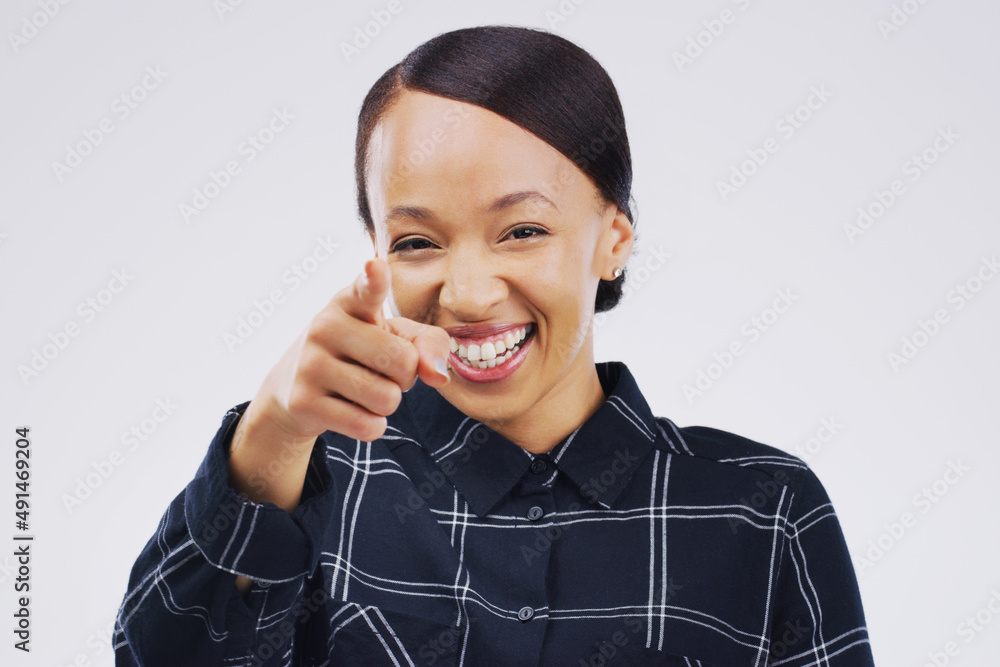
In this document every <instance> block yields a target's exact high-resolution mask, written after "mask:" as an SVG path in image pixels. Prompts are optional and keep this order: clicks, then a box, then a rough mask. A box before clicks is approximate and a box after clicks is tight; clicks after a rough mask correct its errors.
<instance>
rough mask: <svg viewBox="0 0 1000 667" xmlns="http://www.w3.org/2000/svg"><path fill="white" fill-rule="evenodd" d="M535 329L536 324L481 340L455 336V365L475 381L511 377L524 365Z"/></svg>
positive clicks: (467, 377)
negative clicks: (459, 338)
mask: <svg viewBox="0 0 1000 667" xmlns="http://www.w3.org/2000/svg"><path fill="white" fill-rule="evenodd" d="M534 332H535V325H534V324H533V323H531V324H527V325H525V326H523V327H520V328H518V329H512V330H510V331H507V332H505V333H504V334H503V335H502V336H499V335H498V336H490V337H486V338H483V339H479V340H472V339H461V340H456V339H455V338H454V337H452V338H451V367H452V369H453V370H455V372H457V373H458V374H459V375H461V376H462V377H464V378H466V379H468V380H472V381H474V382H494V381H496V380H502V379H504V378H507V377H509V376H510V375H511V374H513V372H514V371H515V370H516V369H517V367H518V366H520V365H521V362H522V361H523V360H524V356H525V354H526V352H527V348H528V347H530V345H531V342H532V340H533V334H534Z"/></svg>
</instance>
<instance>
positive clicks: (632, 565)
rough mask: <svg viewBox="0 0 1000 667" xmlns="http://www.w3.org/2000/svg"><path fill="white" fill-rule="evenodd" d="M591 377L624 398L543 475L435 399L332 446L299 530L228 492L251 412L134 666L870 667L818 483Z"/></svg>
mask: <svg viewBox="0 0 1000 667" xmlns="http://www.w3.org/2000/svg"><path fill="white" fill-rule="evenodd" d="M596 367H597V371H598V375H599V377H600V380H601V384H602V386H603V388H604V392H605V395H606V396H607V400H606V401H605V403H604V404H603V405H602V406H601V408H600V409H599V410H598V411H597V412H596V413H595V414H594V415H593V416H592V417H591V418H590V419H589V420H587V421H586V422H585V423H584V424H583V425H581V426H580V427H579V428H577V430H575V431H574V432H573V433H571V434H570V435H569V436H567V437H566V438H565V440H563V441H562V442H561V443H559V444H558V445H557V446H556V447H555V448H554V449H552V450H551V451H549V452H547V453H545V454H542V455H533V454H531V453H529V452H528V451H527V450H525V449H523V448H522V447H519V446H517V445H515V444H513V443H511V442H510V441H508V440H506V439H504V438H503V437H501V436H499V435H498V434H497V433H495V432H493V431H491V430H490V429H489V428H487V427H486V426H484V425H483V424H481V423H480V422H477V421H476V420H474V419H472V418H470V417H468V416H466V415H465V414H463V413H461V412H459V411H458V409H457V408H455V407H454V406H452V405H451V404H450V403H448V402H447V401H446V400H444V398H443V397H442V396H441V395H440V394H439V393H438V392H437V391H436V390H434V389H433V388H431V387H428V386H427V385H426V384H424V383H423V382H421V381H420V380H418V381H417V383H416V384H415V385H414V386H413V388H412V389H410V390H409V391H408V392H406V393H404V394H403V401H402V403H401V404H400V407H399V409H398V410H397V411H396V412H395V413H394V414H393V415H391V416H390V417H389V418H388V424H389V425H388V429H387V430H386V433H385V435H384V436H383V437H382V438H379V439H378V440H376V441H374V442H363V441H359V440H352V439H349V438H347V437H345V436H342V435H340V434H335V433H332V432H327V433H325V434H323V435H322V436H320V438H319V439H318V440H317V444H316V447H315V448H314V450H313V456H312V459H311V462H310V467H309V471H308V473H307V477H306V487H305V490H304V493H303V501H302V503H301V505H300V506H299V507H298V508H297V509H296V510H295V511H294V512H292V513H291V514H288V513H286V512H285V511H283V510H281V509H280V508H278V507H277V506H275V505H272V504H270V503H263V504H256V503H252V502H250V501H248V500H247V499H245V498H243V497H241V496H239V495H237V494H236V493H235V491H234V490H233V489H232V488H231V487H230V486H229V485H228V473H227V462H226V451H227V447H228V441H229V438H230V436H231V430H232V427H233V425H234V423H235V422H236V421H237V418H238V416H239V414H241V412H242V410H244V409H245V407H246V405H247V404H246V403H244V404H242V405H240V406H238V407H237V408H234V410H232V411H230V412H229V413H228V414H227V415H226V416H225V418H224V420H223V423H222V427H221V428H220V429H219V431H218V433H217V435H216V436H215V439H214V440H213V441H212V444H211V446H210V448H209V451H208V454H207V456H206V457H205V460H204V462H203V463H202V465H201V467H200V468H199V470H198V473H197V475H196V477H195V479H194V480H193V481H192V482H191V483H190V484H188V486H187V488H186V489H184V491H183V492H181V493H180V494H179V495H178V496H177V497H176V498H175V499H174V501H173V502H172V503H171V505H170V506H169V507H168V509H167V511H166V514H165V515H164V516H163V519H162V520H161V522H160V525H159V527H158V529H157V530H156V533H155V534H154V535H153V536H152V538H151V539H150V540H149V542H148V544H147V545H146V547H145V548H144V549H143V551H142V553H141V554H140V556H139V558H138V560H137V561H136V563H135V566H134V568H133V570H132V575H131V579H130V582H129V590H128V592H127V593H126V595H125V598H124V600H123V602H122V605H121V609H120V611H119V614H118V619H117V624H116V632H115V637H114V640H115V653H116V659H117V664H119V665H136V664H142V665H170V666H171V667H177V666H179V665H229V666H232V667H236V666H238V665H365V666H378V665H397V666H398V665H567V666H569V665H572V666H579V665H584V666H586V665H594V666H596V665H615V664H621V665H686V666H693V665H701V666H702V667H711V666H715V667H731V666H734V665H747V666H758V667H761V666H764V665H781V666H784V667H804V666H806V665H818V666H819V665H843V666H850V667H859V666H866V665H872V664H873V662H872V656H871V650H870V646H869V643H868V633H867V629H866V626H865V620H864V614H863V611H862V606H861V599H860V596H859V593H858V585H857V580H856V578H855V574H854V569H853V566H852V564H851V560H850V557H849V555H848V551H847V546H846V544H845V541H844V537H843V534H842V532H841V528H840V525H839V522H838V520H837V517H836V514H835V513H834V509H833V507H832V506H831V504H830V500H829V498H828V497H827V494H826V492H825V491H824V489H823V487H822V485H821V484H820V482H819V480H818V479H817V478H816V476H815V475H814V474H813V473H812V471H811V470H810V469H809V468H808V467H807V466H806V465H805V463H803V462H802V461H801V460H800V459H798V458H795V457H793V456H790V455H788V454H786V453H784V452H782V451H780V450H778V449H774V448H772V447H768V446H766V445H762V444H759V443H756V442H753V441H751V440H748V439H746V438H742V437H740V436H737V435H733V434H730V433H726V432H724V431H719V430H716V429H711V428H706V427H701V426H691V427H686V428H678V427H677V426H675V425H674V423H673V422H671V421H670V420H669V419H667V418H664V417H655V416H654V415H653V413H652V412H651V411H650V408H649V406H648V405H647V403H646V401H645V399H644V398H643V396H642V393H641V392H640V391H639V388H638V386H637V384H636V382H635V379H634V378H633V376H632V374H631V373H630V372H629V370H628V369H627V367H626V366H625V365H624V364H622V363H620V362H603V363H598V364H597V365H596ZM278 464H280V462H276V465H278ZM236 574H241V575H243V576H246V577H249V578H251V579H252V580H253V582H254V583H253V585H252V587H251V588H250V590H249V591H248V592H247V594H246V596H245V597H244V596H242V595H241V594H240V593H239V591H238V590H237V588H236V586H235V583H234V580H235V575H236Z"/></svg>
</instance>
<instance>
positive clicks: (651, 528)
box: [115, 26, 872, 667]
mask: <svg viewBox="0 0 1000 667" xmlns="http://www.w3.org/2000/svg"><path fill="white" fill-rule="evenodd" d="M356 179H357V189H358V209H359V213H360V217H361V220H362V222H363V224H364V226H365V229H366V231H367V232H368V235H369V237H370V238H371V241H372V247H373V251H374V255H375V256H374V257H373V258H372V259H369V260H368V261H367V262H366V263H365V267H364V271H363V272H362V273H361V275H359V276H358V278H357V280H356V281H355V282H354V284H353V285H350V286H347V287H345V288H344V289H342V290H341V291H340V292H338V293H337V294H336V295H335V296H334V297H333V299H332V300H331V301H330V303H329V304H328V305H327V306H326V307H325V308H324V309H323V310H322V311H321V312H320V313H318V314H317V315H316V316H315V317H314V318H313V320H312V322H310V324H309V326H308V327H307V328H306V329H305V331H303V333H302V335H301V336H300V337H299V338H298V339H297V340H296V341H295V342H294V343H293V345H292V346H291V347H290V349H289V350H288V352H287V353H286V354H285V356H284V357H283V358H282V359H281V360H280V361H279V362H278V363H277V364H276V365H275V366H274V368H273V369H272V370H271V372H270V373H269V374H268V376H267V377H266V378H265V380H264V382H263V383H262V385H261V387H260V389H259V390H258V392H257V394H256V395H255V396H254V398H253V400H252V401H249V402H247V403H243V404H241V405H238V406H236V407H234V408H233V409H232V410H231V411H230V412H229V413H227V414H226V416H225V418H224V419H223V423H222V426H221V428H220V429H219V431H218V432H217V434H216V436H215V438H214V439H213V441H212V443H211V445H210V447H209V451H208V454H207V455H206V457H205V460H204V462H203V464H202V466H201V468H200V469H199V471H198V474H197V476H196V478H195V479H194V480H193V481H192V482H191V483H190V484H189V485H188V486H187V487H186V488H185V489H184V490H183V491H182V492H181V493H180V494H179V495H178V496H177V498H176V499H175V500H174V502H173V503H172V505H171V506H170V508H168V510H167V513H166V515H165V516H164V519H163V521H162V522H161V524H160V527H159V530H158V531H157V534H156V535H155V536H154V537H153V539H151V540H150V542H149V543H148V545H147V547H146V548H145V549H144V551H143V552H142V554H141V555H140V556H139V559H138V560H137V562H136V564H135V566H134V568H133V571H132V577H131V580H130V586H129V591H128V592H127V594H126V596H125V599H124V601H123V603H122V605H121V609H120V611H119V615H118V619H117V624H116V641H115V647H116V656H117V660H118V664H123V665H133V664H143V665H161V664H162V665H186V664H198V665H201V664H232V665H290V664H352V665H353V664H359V665H402V664H410V665H413V664H417V662H421V663H424V664H435V665H464V664H468V665H478V664H490V665H494V664H499V665H538V664H542V665H549V664H552V665H557V664H566V665H578V664H583V665H598V664H601V665H605V664H622V665H636V664H650V665H694V664H698V665H702V666H705V667H709V666H711V665H715V666H723V665H726V666H728V665H757V666H762V665H772V664H773V665H777V664H781V665H788V666H790V667H796V666H800V665H851V666H856V665H871V664H872V658H871V653H870V649H869V646H868V634H867V630H866V627H865V621H864V614H863V611H862V607H861V601H860V597H859V593H858V586H857V582H856V579H855V575H854V572H853V569H852V566H851V562H850V558H849V555H848V552H847V547H846V544H845V542H844V537H843V535H842V533H841V529H840V525H839V523H838V521H837V517H836V514H835V513H834V511H833V508H832V507H831V505H830V502H829V498H828V497H827V495H826V493H825V491H824V489H823V487H822V485H821V484H820V482H819V480H818V479H817V478H816V477H815V475H814V474H813V473H812V472H811V471H810V470H809V468H808V467H807V466H806V464H805V463H804V462H803V461H801V460H800V459H798V458H796V457H793V456H790V455H788V454H786V453H784V452H782V451H780V450H777V449H774V448H771V447H768V446H766V445H763V444H760V443H756V442H753V441H751V440H748V439H746V438H742V437H740V436H738V435H734V434H731V433H726V432H723V431H719V430H715V429H710V428H706V427H686V428H681V427H678V426H677V425H675V424H674V423H673V422H672V421H671V420H670V419H668V418H666V417H657V416H655V415H654V413H653V412H652V410H651V409H650V407H649V405H648V404H647V403H646V401H645V399H644V397H643V395H642V392H641V391H640V390H639V387H638V385H637V384H636V381H635V379H634V378H633V376H632V374H631V373H630V372H629V370H628V368H627V367H626V366H625V364H623V363H622V362H618V361H607V362H600V363H598V362H595V360H594V353H593V348H594V343H593V322H594V315H595V313H598V312H603V311H606V310H608V309H610V308H612V307H614V306H615V305H616V304H617V302H618V300H619V298H620V296H621V293H622V284H623V281H624V280H625V279H626V275H625V270H624V267H625V264H626V263H627V261H628V259H629V257H630V255H631V252H632V247H633V244H634V241H635V229H634V222H635V221H634V216H633V214H632V212H631V207H630V203H631V182H632V171H631V156H630V152H629V147H628V138H627V134H626V132H625V121H624V115H623V113H622V109H621V105H620V103H619V101H618V96H617V93H616V91H615V88H614V85H613V84H612V82H611V80H610V78H609V77H608V75H607V73H606V72H605V71H604V69H603V68H602V67H601V66H600V65H599V64H598V63H597V61H596V60H594V59H593V58H592V57H591V56H590V55H589V54H587V53H586V52H585V51H583V50H582V49H580V48H579V47H577V46H576V45H574V44H572V43H571V42H569V41H567V40H565V39H563V38H561V37H558V36H555V35H552V34H550V33H547V32H544V31H540V30H532V29H527V28H518V27H512V26H485V27H479V28H469V29H463V30H456V31H453V32H449V33H445V34H443V35H440V36H438V37H436V38H434V39H432V40H430V41H429V42H427V43H425V44H423V45H421V46H420V47H418V48H417V49H416V50H415V51H413V52H412V53H410V54H409V55H408V56H407V57H406V58H405V59H404V60H403V61H402V62H401V63H399V64H398V65H396V66H394V67H392V68H390V69H389V70H388V71H387V72H386V73H385V74H384V75H383V76H382V77H381V78H380V79H379V80H378V81H377V82H376V83H375V85H374V86H373V88H372V89H371V91H370V92H369V94H368V95H367V97H366V99H365V100H364V103H363V105H362V110H361V113H360V117H359V122H358V138H357V146H356ZM387 299H388V303H389V305H390V308H391V310H392V314H393V317H391V318H386V317H385V316H384V315H383V314H382V311H383V304H384V302H385V301H386V300H387ZM449 368H450V373H449Z"/></svg>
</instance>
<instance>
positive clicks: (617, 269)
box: [614, 266, 622, 278]
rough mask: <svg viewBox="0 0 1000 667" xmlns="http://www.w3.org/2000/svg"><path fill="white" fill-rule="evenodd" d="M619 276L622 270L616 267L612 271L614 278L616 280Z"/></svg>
mask: <svg viewBox="0 0 1000 667" xmlns="http://www.w3.org/2000/svg"><path fill="white" fill-rule="evenodd" d="M621 274H622V270H621V269H620V268H618V267H617V266H616V267H615V271H614V275H615V278H618V276H620V275H621Z"/></svg>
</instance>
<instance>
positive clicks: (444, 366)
mask: <svg viewBox="0 0 1000 667" xmlns="http://www.w3.org/2000/svg"><path fill="white" fill-rule="evenodd" d="M434 369H435V370H437V372H438V373H440V374H441V375H443V376H445V377H446V378H448V379H451V376H450V375H448V362H447V361H445V360H444V359H442V358H441V357H434Z"/></svg>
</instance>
